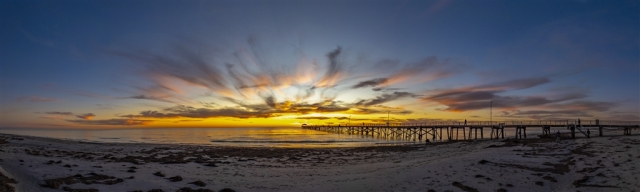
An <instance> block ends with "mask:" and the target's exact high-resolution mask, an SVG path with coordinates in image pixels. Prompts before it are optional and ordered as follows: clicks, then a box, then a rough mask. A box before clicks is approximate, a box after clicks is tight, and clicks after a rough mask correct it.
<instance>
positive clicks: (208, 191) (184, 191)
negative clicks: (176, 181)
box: [176, 187, 215, 192]
mask: <svg viewBox="0 0 640 192" xmlns="http://www.w3.org/2000/svg"><path fill="white" fill-rule="evenodd" d="M176 192H215V191H214V190H211V189H202V188H200V189H191V188H189V187H183V188H180V189H178V190H177V191H176Z"/></svg>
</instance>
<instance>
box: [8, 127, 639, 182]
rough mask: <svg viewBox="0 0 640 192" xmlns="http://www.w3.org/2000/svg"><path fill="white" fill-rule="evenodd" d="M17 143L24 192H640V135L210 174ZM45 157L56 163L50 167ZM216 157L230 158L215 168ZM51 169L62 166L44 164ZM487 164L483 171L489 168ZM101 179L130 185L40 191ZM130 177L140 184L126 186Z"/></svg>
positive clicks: (12, 158)
mask: <svg viewBox="0 0 640 192" xmlns="http://www.w3.org/2000/svg"><path fill="white" fill-rule="evenodd" d="M10 137H13V136H10V135H0V138H5V139H6V140H7V141H9V142H10V143H8V144H2V145H0V150H2V151H0V159H2V161H1V162H0V165H1V166H2V168H3V169H4V171H5V173H8V174H9V175H10V177H12V178H14V179H16V180H18V182H19V183H18V184H17V185H16V187H17V189H18V191H62V187H64V186H68V187H71V188H74V189H88V188H93V189H98V190H100V191H132V190H143V191H147V190H150V189H155V188H158V189H163V190H164V191H176V190H178V189H179V188H182V187H190V188H193V189H197V188H206V189H212V190H215V191H219V190H221V189H223V188H231V189H234V190H236V191H427V190H429V189H433V190H435V191H446V190H451V191H462V189H461V188H459V187H457V186H454V185H453V183H454V182H458V183H460V184H461V185H464V186H468V187H470V188H473V189H477V190H479V191H496V190H498V189H505V190H507V191H576V190H579V191H633V190H638V189H640V182H639V181H640V179H639V177H640V170H639V168H640V136H638V135H633V136H615V137H593V138H591V139H586V138H582V139H576V140H568V139H567V140H563V141H562V142H561V143H559V144H556V143H554V142H540V143H529V144H526V145H524V144H522V143H506V144H509V145H510V146H503V147H490V148H487V147H489V146H494V145H495V146H502V145H505V142H501V141H478V142H455V143H449V144H440V145H428V146H424V145H422V146H417V149H415V150H412V151H408V152H402V151H400V150H385V149H380V150H376V151H372V150H371V149H367V150H358V149H322V150H313V149H312V150H298V151H297V152H274V153H280V154H282V155H281V156H280V157H276V158H262V157H257V156H258V155H256V157H252V155H251V154H250V153H245V154H243V155H242V157H238V156H236V155H233V154H231V155H229V156H225V154H224V153H215V154H214V153H209V154H206V153H205V152H200V153H195V154H191V156H202V155H205V156H203V157H205V159H207V160H208V161H211V162H215V161H218V163H216V165H217V166H218V167H209V166H204V164H205V163H196V162H189V163H184V164H160V163H153V162H150V163H145V164H142V165H136V164H133V163H128V162H107V161H108V158H106V159H104V158H102V157H104V155H107V154H112V155H113V156H115V157H118V158H120V157H125V156H127V155H130V156H147V155H148V154H145V153H141V152H140V151H141V150H151V149H154V148H158V147H167V149H168V150H167V149H165V150H159V151H158V152H157V154H159V156H157V157H163V156H167V155H170V154H178V153H184V152H191V151H202V150H205V151H206V150H207V149H208V148H210V147H198V146H178V145H174V146H172V145H152V144H90V143H79V142H76V141H64V140H57V139H47V138H37V137H26V136H19V138H23V140H15V139H11V138H10ZM25 149H28V150H30V151H38V153H40V154H39V155H33V153H32V154H28V153H27V152H25ZM54 150H58V151H54ZM185 150H186V151H185ZM238 150H241V149H238ZM261 150H264V151H269V150H270V149H268V148H264V149H261ZM45 151H48V153H45ZM63 151H64V152H63ZM276 151H278V150H276ZM379 151H384V152H379ZM67 152H69V153H67ZM78 152H85V153H86V152H90V153H92V154H89V155H87V156H86V157H92V158H93V160H87V159H83V158H82V157H80V156H79V155H81V154H80V153H78ZM43 154H48V155H49V157H45V156H43ZM160 154H162V155H160ZM267 154H268V153H267ZM214 155H220V156H221V157H220V158H213V156H214ZM74 156H76V157H74ZM188 156H189V155H188ZM291 157H295V158H293V159H292V158H291ZM20 160H23V161H24V162H20ZM51 160H52V161H59V160H60V161H62V162H61V163H60V164H56V163H53V164H45V163H46V162H48V161H51ZM481 160H484V161H482V163H480V162H481ZM221 162H229V163H228V164H225V163H221ZM64 165H70V166H71V167H64ZM93 166H101V167H102V168H96V167H93ZM131 166H135V167H137V169H134V170H135V171H136V172H135V173H129V172H127V170H129V169H130V168H129V167H131ZM157 171H161V172H163V173H164V174H165V175H166V177H164V178H163V177H158V176H155V175H153V173H155V172H157ZM92 172H95V173H98V174H103V175H108V176H114V177H116V178H122V179H123V180H124V181H123V182H120V183H116V184H113V185H106V184H90V185H87V184H82V183H75V184H71V185H60V188H58V189H52V188H47V187H41V186H40V185H41V184H44V183H45V182H44V181H45V180H47V179H53V178H62V177H68V176H73V175H76V174H81V175H83V176H88V174H89V173H92ZM5 175H6V174H5ZM176 175H179V176H181V177H182V178H183V179H184V180H182V181H179V182H171V181H169V180H168V179H166V178H168V177H172V176H176ZM130 176H134V177H135V178H133V179H127V177H130ZM585 176H586V177H585ZM545 178H546V179H545ZM585 178H586V179H585ZM196 180H201V181H203V182H204V183H206V184H207V185H206V186H205V187H198V186H196V185H193V184H188V183H190V182H193V181H196ZM551 180H555V181H556V182H553V181H551ZM536 182H538V183H537V184H536ZM458 186H460V185H458ZM469 190H471V189H469Z"/></svg>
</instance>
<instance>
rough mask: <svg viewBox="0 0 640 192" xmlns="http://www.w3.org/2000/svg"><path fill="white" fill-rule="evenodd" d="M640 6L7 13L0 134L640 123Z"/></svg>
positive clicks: (3, 17) (40, 4) (300, 4)
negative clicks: (0, 130)
mask: <svg viewBox="0 0 640 192" xmlns="http://www.w3.org/2000/svg"><path fill="white" fill-rule="evenodd" d="M639 26H640V5H639V2H638V1H600V0H598V1H593V0H576V1H570V0H563V1H557V0H553V1H547V0H535V1H534V0H523V1H507V0H488V1H470V0H462V1H457V0H437V1H428V0H425V1H402V0H400V1H357V0H353V1H332V0H329V1H284V0H277V1H273V0H267V1H166V0H161V1H150V0H139V1H119V0H116V1H101V0H97V1H44V0H42V1H41V0H37V1H12V0H11V1H6V0H2V1H0V127H25V128H88V129H92V128H140V127H176V128H180V127H288V126H300V125H302V124H308V125H314V124H332V125H337V124H342V125H344V124H347V123H351V124H362V123H367V124H369V123H377V124H384V123H386V122H387V121H389V122H390V123H427V122H436V121H463V120H464V119H466V120H468V121H490V120H491V121H553V120H575V119H582V120H595V119H600V120H617V121H637V120H639V119H640V38H639V37H640V28H639Z"/></svg>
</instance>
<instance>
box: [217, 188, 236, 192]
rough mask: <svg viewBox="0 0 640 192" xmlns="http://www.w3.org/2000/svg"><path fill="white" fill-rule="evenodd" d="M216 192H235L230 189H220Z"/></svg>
mask: <svg viewBox="0 0 640 192" xmlns="http://www.w3.org/2000/svg"><path fill="white" fill-rule="evenodd" d="M218 192H236V190H233V189H231V188H224V189H220V191H218Z"/></svg>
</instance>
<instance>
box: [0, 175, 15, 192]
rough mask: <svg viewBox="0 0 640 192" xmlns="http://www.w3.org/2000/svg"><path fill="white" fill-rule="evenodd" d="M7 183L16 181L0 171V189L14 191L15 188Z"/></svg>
mask: <svg viewBox="0 0 640 192" xmlns="http://www.w3.org/2000/svg"><path fill="white" fill-rule="evenodd" d="M9 183H18V181H16V180H15V179H12V178H9V177H7V176H5V175H4V174H2V172H0V191H10V192H13V191H15V188H14V187H13V186H11V185H9Z"/></svg>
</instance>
